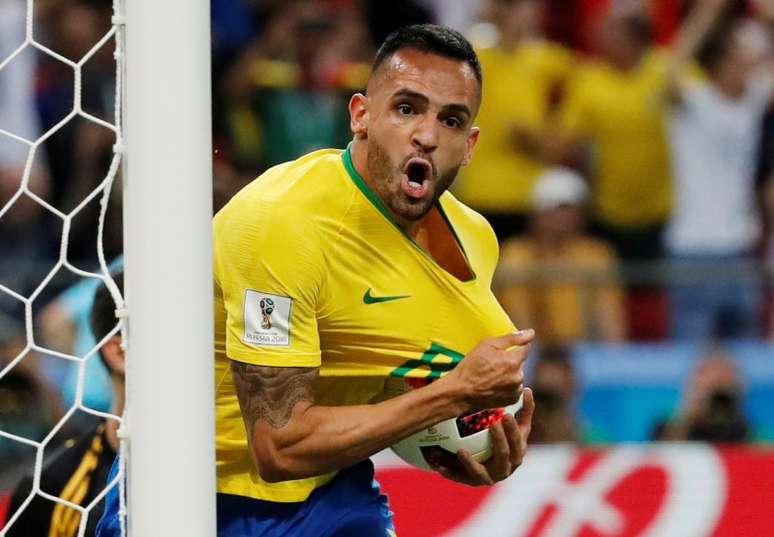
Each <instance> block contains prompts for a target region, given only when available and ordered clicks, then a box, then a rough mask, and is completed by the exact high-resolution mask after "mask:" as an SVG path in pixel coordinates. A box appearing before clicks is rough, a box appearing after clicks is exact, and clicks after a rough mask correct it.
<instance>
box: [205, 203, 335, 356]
mask: <svg viewBox="0 0 774 537" xmlns="http://www.w3.org/2000/svg"><path fill="white" fill-rule="evenodd" d="M295 213H296V211H293V210H292V208H288V207H279V206H272V205H270V204H268V203H267V204H266V205H264V206H259V207H250V208H249V211H246V212H245V211H243V212H240V211H231V212H228V213H226V214H219V215H218V216H217V217H216V219H215V223H214V234H213V237H214V270H215V280H216V291H217V292H219V293H220V295H221V297H220V298H221V299H222V304H223V308H222V311H223V312H224V314H225V323H224V324H225V350H226V355H227V356H228V357H229V358H230V359H232V360H237V361H240V362H246V363H249V364H254V365H265V366H279V367H318V366H319V365H320V340H319V334H318V330H317V312H318V311H319V310H320V297H321V295H322V291H323V285H324V279H325V270H324V256H323V251H322V244H321V241H320V240H319V239H318V234H317V233H316V230H315V229H314V226H313V224H311V223H310V221H309V217H308V215H298V214H295Z"/></svg>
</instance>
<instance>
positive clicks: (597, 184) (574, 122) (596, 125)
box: [560, 50, 672, 227]
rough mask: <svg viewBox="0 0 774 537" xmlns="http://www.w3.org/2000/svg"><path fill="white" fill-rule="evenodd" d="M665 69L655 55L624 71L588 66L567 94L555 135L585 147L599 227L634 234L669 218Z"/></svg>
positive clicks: (595, 64)
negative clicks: (590, 164)
mask: <svg viewBox="0 0 774 537" xmlns="http://www.w3.org/2000/svg"><path fill="white" fill-rule="evenodd" d="M667 65H668V60H667V56H666V53H664V52H662V51H659V50H654V51H651V52H649V53H647V54H646V55H645V57H644V58H643V59H642V61H641V62H640V65H639V66H637V67H636V68H634V69H632V70H631V71H621V70H619V69H615V68H613V67H611V66H610V65H608V64H606V63H604V62H601V61H595V62H589V63H588V64H586V65H585V66H583V67H580V68H578V71H577V74H576V76H575V77H574V79H573V82H572V83H570V84H569V86H568V89H567V93H566V96H565V100H564V103H563V106H562V110H561V113H560V122H561V127H562V128H563V130H565V131H567V132H570V133H573V134H575V135H577V136H580V137H581V138H584V139H587V140H589V141H591V143H592V145H593V151H592V154H593V158H594V172H593V178H592V184H593V195H592V204H593V206H594V211H595V215H596V216H597V217H598V218H599V219H600V220H601V221H603V222H605V223H609V224H613V225H618V226H625V227H642V226H649V225H654V224H659V223H662V222H664V221H665V220H666V218H667V217H668V216H669V214H670V211H671V207H672V176H671V171H670V166H671V165H670V160H669V149H668V144H667V138H666V114H667V112H668V107H667V104H668V103H667V100H666V96H665V85H666V74H667Z"/></svg>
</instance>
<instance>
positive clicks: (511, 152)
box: [453, 39, 573, 213]
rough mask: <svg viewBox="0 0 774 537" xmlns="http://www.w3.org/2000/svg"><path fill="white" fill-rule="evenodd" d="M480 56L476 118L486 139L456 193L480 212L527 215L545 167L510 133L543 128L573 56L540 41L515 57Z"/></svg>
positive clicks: (493, 51) (490, 51)
mask: <svg viewBox="0 0 774 537" xmlns="http://www.w3.org/2000/svg"><path fill="white" fill-rule="evenodd" d="M477 53H478V57H479V61H480V62H481V69H482V71H483V73H484V86H483V95H482V99H481V110H479V113H478V117H477V118H476V125H478V126H479V127H480V128H481V135H480V137H479V139H478V143H477V144H476V152H475V155H474V156H473V159H472V161H471V162H470V164H469V165H468V166H466V167H465V168H464V169H463V170H462V172H461V174H460V178H459V180H458V181H457V183H456V184H455V185H454V189H453V190H454V193H455V195H457V196H459V198H460V200H462V201H463V202H464V203H466V204H468V205H470V206H471V207H473V208H475V209H476V210H480V211H487V212H494V213H511V212H522V213H523V212H528V211H529V210H530V208H531V199H532V188H533V186H534V183H535V179H536V178H537V176H538V174H539V173H540V172H541V171H542V170H543V169H544V168H545V164H544V163H543V162H541V161H539V160H537V159H535V158H533V157H531V156H529V155H527V154H525V153H522V152H520V151H518V150H516V149H515V148H514V146H513V143H512V142H511V138H512V135H511V129H512V126H513V125H514V124H517V125H522V126H525V127H533V128H536V127H540V126H541V125H542V124H543V122H544V121H545V120H546V117H547V114H548V112H549V109H550V105H551V98H552V93H553V92H555V91H556V90H557V89H558V88H559V87H560V86H561V84H562V83H563V81H564V80H565V78H566V77H567V76H568V75H569V73H570V69H571V67H572V58H573V56H572V54H571V53H570V52H569V51H568V50H567V49H565V48H564V47H562V46H560V45H557V44H554V43H551V42H549V41H545V40H537V39H536V40H532V41H527V42H524V43H522V44H520V45H519V46H517V47H516V48H515V49H514V50H513V51H505V50H502V49H501V48H499V47H491V48H482V49H480V50H478V51H477Z"/></svg>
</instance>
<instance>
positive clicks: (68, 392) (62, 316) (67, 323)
mask: <svg viewBox="0 0 774 537" xmlns="http://www.w3.org/2000/svg"><path fill="white" fill-rule="evenodd" d="M122 265H123V256H119V257H118V258H116V259H115V260H114V261H113V262H111V263H110V265H109V267H108V268H109V269H111V270H112V269H116V268H119V267H121V266H122ZM101 285H102V282H101V281H100V280H98V279H95V278H86V279H83V280H81V281H80V282H78V283H76V284H74V285H72V286H70V287H68V288H67V289H66V290H65V291H64V292H63V293H62V294H61V295H59V296H58V297H57V298H56V299H54V300H53V301H51V302H50V303H49V304H48V305H46V307H45V308H43V309H42V310H41V311H40V313H39V314H38V317H37V319H36V321H37V328H38V335H39V338H40V342H41V343H42V344H43V345H44V346H46V347H47V348H50V349H53V350H56V351H59V352H63V353H66V354H70V355H73V356H78V357H81V358H82V357H84V356H86V355H87V354H88V353H89V351H91V350H92V349H93V348H94V347H95V346H96V345H97V343H98V342H99V341H98V340H97V339H96V338H95V335H94V334H93V333H92V328H91V323H90V321H89V315H90V312H91V310H92V304H93V303H94V296H95V293H96V292H97V290H98V289H99V288H100V287H101ZM84 367H85V373H84V378H83V394H82V403H83V406H85V407H87V408H91V409H94V410H99V411H103V412H104V411H107V410H108V409H109V408H110V405H111V403H112V395H113V390H111V388H110V386H111V379H110V373H109V371H108V369H107V368H106V367H105V363H104V361H103V360H98V359H96V356H94V357H91V358H90V359H89V360H88V361H87V362H86V364H85V366H84ZM79 369H80V367H79V366H78V365H77V364H69V367H68V369H67V372H66V373H65V375H64V378H63V380H62V382H61V385H60V386H59V388H60V390H61V393H62V399H63V402H64V404H65V405H66V406H67V407H70V406H72V405H73V404H75V394H76V393H77V389H78V377H79Z"/></svg>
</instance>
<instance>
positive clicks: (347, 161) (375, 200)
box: [341, 142, 476, 281]
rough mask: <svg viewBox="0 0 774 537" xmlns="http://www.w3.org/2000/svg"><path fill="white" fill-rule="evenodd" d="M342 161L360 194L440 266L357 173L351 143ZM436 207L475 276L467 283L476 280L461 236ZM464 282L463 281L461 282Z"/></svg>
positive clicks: (439, 202)
mask: <svg viewBox="0 0 774 537" xmlns="http://www.w3.org/2000/svg"><path fill="white" fill-rule="evenodd" d="M341 160H342V161H343V162H344V168H345V169H346V170H347V174H349V177H350V179H352V182H353V183H355V186H357V188H358V189H359V190H360V192H362V193H363V195H364V196H365V197H366V198H367V199H368V201H370V202H371V204H372V205H373V206H374V207H376V209H377V210H378V211H379V212H380V213H382V215H383V216H384V217H385V218H386V219H387V221H388V222H390V223H391V224H392V225H393V226H395V228H397V229H398V231H400V232H401V233H402V234H403V236H404V237H406V238H407V239H408V240H409V241H410V242H411V244H413V245H414V247H415V248H417V249H418V250H419V251H420V252H422V254H424V255H425V256H426V257H427V258H429V259H430V260H431V261H432V262H433V263H435V264H436V265H438V263H437V261H435V259H433V258H432V256H431V255H430V254H429V253H428V252H426V251H425V249H424V248H422V247H421V246H420V245H419V244H417V241H415V240H414V239H413V238H411V236H410V235H409V234H408V233H406V230H404V229H403V228H402V227H401V226H400V224H398V222H397V221H396V220H395V217H393V216H392V213H391V212H390V211H389V209H387V207H385V205H384V202H382V199H381V198H380V197H379V196H377V195H376V193H375V192H374V191H373V190H371V187H369V186H368V184H367V183H366V182H365V179H363V178H362V177H361V176H360V174H359V173H357V170H356V169H355V165H354V164H353V163H352V142H350V143H349V144H348V145H347V148H346V149H345V150H344V153H342V155H341ZM436 207H438V211H439V212H440V213H441V216H442V217H443V219H444V220H446V225H448V226H449V230H451V232H452V235H454V240H456V241H457V245H458V246H459V248H460V250H461V251H462V255H463V257H464V258H465V263H466V264H467V265H468V268H469V269H470V273H471V274H472V275H473V278H472V279H471V280H467V281H473V280H475V279H476V272H475V271H474V270H473V267H471V266H470V260H468V256H467V253H466V252H465V247H464V246H463V245H462V242H461V241H460V238H459V236H457V232H456V231H455V230H454V226H452V223H451V221H450V220H449V217H448V216H447V215H446V212H445V211H444V210H443V207H442V206H441V201H440V200H438V201H437V202H436ZM438 268H440V269H441V270H443V271H444V272H447V271H446V270H445V269H444V268H443V267H441V266H440V265H438ZM452 277H453V278H455V279H457V280H459V278H456V277H455V276H452ZM460 281H462V280H460Z"/></svg>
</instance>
